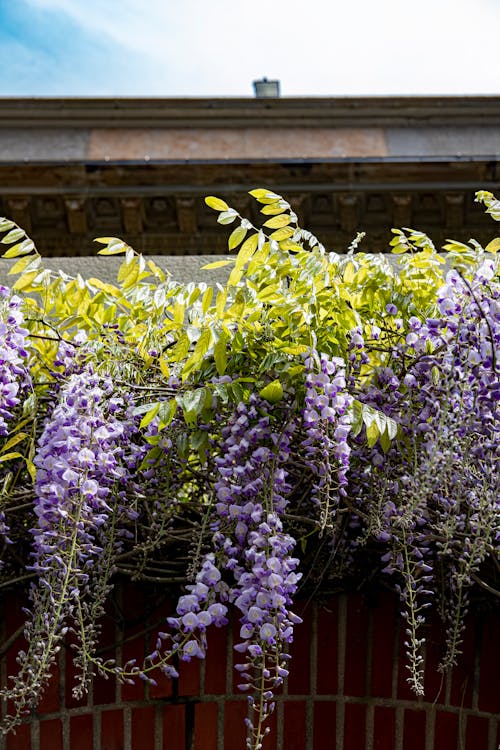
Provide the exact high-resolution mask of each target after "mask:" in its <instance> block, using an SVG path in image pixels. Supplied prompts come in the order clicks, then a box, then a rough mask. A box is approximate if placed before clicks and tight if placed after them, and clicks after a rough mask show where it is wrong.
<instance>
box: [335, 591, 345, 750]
mask: <svg viewBox="0 0 500 750" xmlns="http://www.w3.org/2000/svg"><path fill="white" fill-rule="evenodd" d="M337 622H338V641H337V658H338V663H337V682H338V684H337V690H338V693H339V698H338V700H337V706H336V709H335V710H336V720H337V721H336V730H335V734H336V746H337V750H343V747H344V717H345V709H344V676H345V652H346V642H347V634H346V629H347V597H346V595H345V594H342V595H341V596H340V597H339V608H338V620H337Z"/></svg>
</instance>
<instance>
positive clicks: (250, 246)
mask: <svg viewBox="0 0 500 750" xmlns="http://www.w3.org/2000/svg"><path fill="white" fill-rule="evenodd" d="M258 242H259V235H258V234H252V235H250V237H248V239H246V240H245V242H244V243H243V245H242V246H241V249H240V251H239V253H238V257H237V258H236V263H235V266H234V269H235V270H241V269H242V268H244V266H245V264H246V263H248V261H249V260H250V258H251V257H252V255H253V254H254V252H255V251H256V250H257V245H258Z"/></svg>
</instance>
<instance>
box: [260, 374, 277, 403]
mask: <svg viewBox="0 0 500 750" xmlns="http://www.w3.org/2000/svg"><path fill="white" fill-rule="evenodd" d="M259 396H261V397H262V398H264V399H265V400H266V401H269V403H271V404H276V403H278V401H281V399H282V398H283V386H282V385H281V383H280V381H279V380H273V381H272V383H268V384H267V385H266V386H264V388H262V389H261V390H260V391H259Z"/></svg>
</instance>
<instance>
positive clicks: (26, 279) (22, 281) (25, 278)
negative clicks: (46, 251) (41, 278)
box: [12, 270, 40, 290]
mask: <svg viewBox="0 0 500 750" xmlns="http://www.w3.org/2000/svg"><path fill="white" fill-rule="evenodd" d="M39 273H40V271H38V270H37V271H30V272H29V273H24V274H23V275H22V276H20V277H19V278H18V279H17V281H16V283H15V284H13V285H12V289H16V290H20V289H26V288H27V287H29V286H30V285H31V284H32V283H33V281H34V280H35V279H36V277H37V276H38V274H39Z"/></svg>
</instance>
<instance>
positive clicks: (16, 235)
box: [1, 227, 26, 245]
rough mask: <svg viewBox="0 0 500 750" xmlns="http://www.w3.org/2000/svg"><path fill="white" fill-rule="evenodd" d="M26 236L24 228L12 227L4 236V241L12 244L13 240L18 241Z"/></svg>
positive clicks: (5, 243)
mask: <svg viewBox="0 0 500 750" xmlns="http://www.w3.org/2000/svg"><path fill="white" fill-rule="evenodd" d="M25 236H26V232H25V231H24V230H23V229H20V228H19V227H16V228H15V229H11V231H10V232H8V233H7V234H6V235H5V237H3V238H2V240H1V241H2V243H3V244H4V245H10V244H11V243H12V242H17V241H18V240H20V239H21V238H22V237H25Z"/></svg>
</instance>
